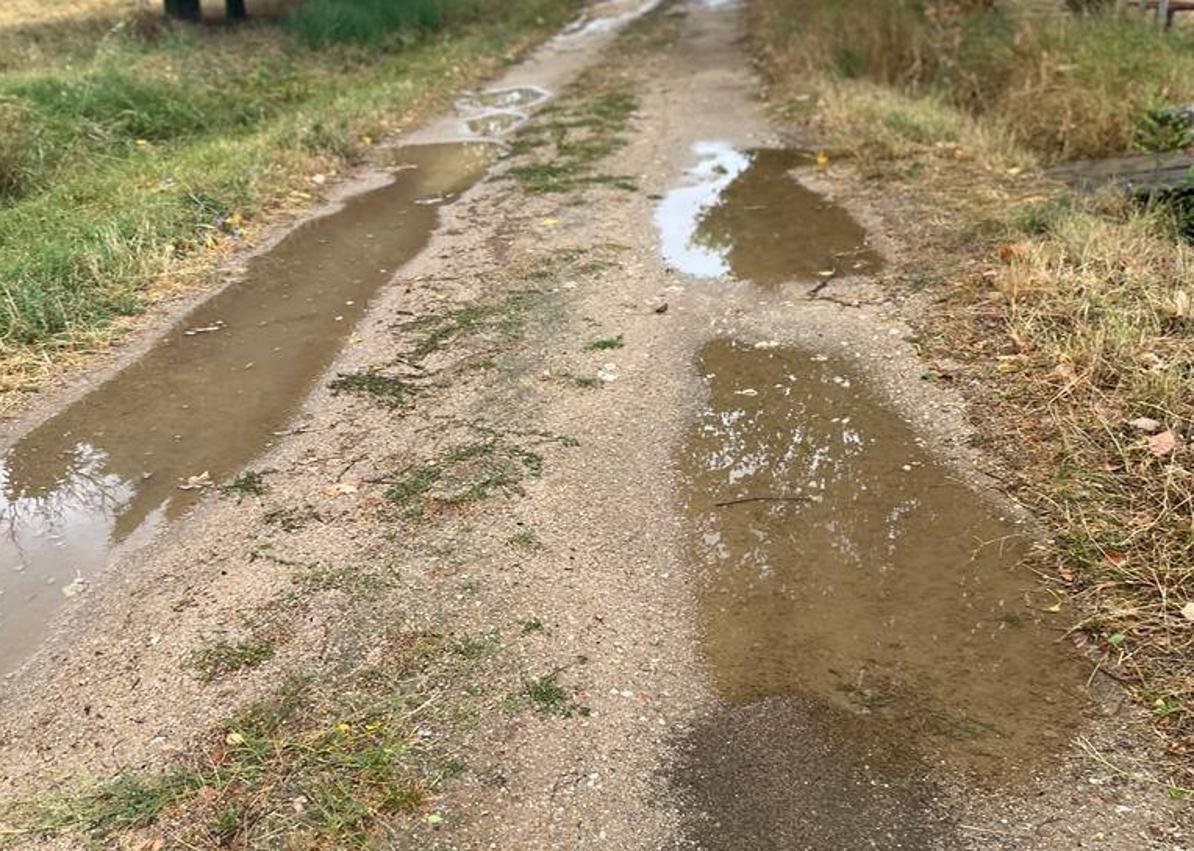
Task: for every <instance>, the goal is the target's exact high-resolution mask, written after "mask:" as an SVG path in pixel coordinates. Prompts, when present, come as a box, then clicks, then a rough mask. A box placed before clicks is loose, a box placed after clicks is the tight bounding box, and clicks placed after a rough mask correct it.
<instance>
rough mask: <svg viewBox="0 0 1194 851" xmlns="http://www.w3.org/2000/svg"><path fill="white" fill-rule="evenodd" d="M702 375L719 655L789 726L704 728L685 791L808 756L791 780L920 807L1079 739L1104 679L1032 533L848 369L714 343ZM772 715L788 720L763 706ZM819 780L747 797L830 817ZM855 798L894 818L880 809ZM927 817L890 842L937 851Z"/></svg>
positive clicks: (734, 708)
mask: <svg viewBox="0 0 1194 851" xmlns="http://www.w3.org/2000/svg"><path fill="white" fill-rule="evenodd" d="M698 370H699V374H700V375H702V376H703V377H704V380H705V381H706V383H707V389H708V394H709V395H708V403H707V406H706V407H705V408H704V409H703V411H702V412H701V414H700V416H699V418H698V420H697V422H696V423H695V424H694V426H693V427H692V429H691V431H690V433H689V436H688V438H687V441H686V443H685V444H684V446H683V448H682V450H681V451H680V453H679V457H678V459H677V460H678V466H679V469H680V472H681V480H682V482H683V488H684V491H685V497H686V504H687V512H688V515H689V520H690V523H691V527H692V530H693V532H692V538H691V541H692V543H691V548H690V552H689V557H690V558H691V559H692V560H693V562H694V563H695V564H696V565H697V566H698V569H699V576H700V587H699V609H700V618H701V620H702V624H701V626H702V633H703V635H704V647H703V651H704V656H705V658H706V661H707V663H708V665H709V670H710V673H711V678H712V681H713V684H714V685H715V687H716V691H717V693H718V694H719V695H720V697H721V698H722V699H723V700H724V701H725V703H726V705H727V706H728V707H729V709H728V710H727V712H728V713H729V715H731V716H734V715H740V714H743V713H745V714H746V715H747V716H750V717H752V718H753V720H751V722H750V723H751V724H752V725H753V726H754V727H755V728H758V729H766V728H767V727H768V725H772V726H774V727H775V729H774V730H773V731H772V733H771V734H769V735H768V736H767V737H766V738H765V739H764V740H763V741H762V742H759V741H756V740H755V739H753V738H752V737H750V736H747V735H746V734H745V733H743V732H742V731H741V730H739V729H735V730H725V731H722V733H721V734H720V735H721V738H724V739H725V740H726V741H725V742H723V743H722V745H717V744H716V739H717V737H716V736H713V737H710V736H708V735H704V734H700V733H698V734H697V736H696V738H695V739H694V740H693V742H695V743H696V744H695V745H694V744H693V743H692V742H690V743H689V744H690V747H688V748H687V750H686V751H685V752H686V753H687V756H686V757H685V759H684V767H682V768H681V769H680V771H679V775H678V780H677V782H678V784H679V785H680V787H681V788H686V789H689V790H694V791H693V794H694V795H695V797H696V799H697V800H698V801H702V800H705V801H708V800H712V799H713V798H712V797H710V796H711V794H712V793H711V792H710V790H711V789H715V788H716V787H717V784H729V785H730V786H733V785H734V784H733V777H734V776H735V774H734V772H735V771H738V769H736V768H735V765H738V764H741V765H742V766H748V765H749V764H750V762H751V760H753V759H754V757H753V756H751V754H752V753H753V749H758V748H764V751H765V749H766V748H767V747H774V748H779V749H784V748H787V749H793V748H794V749H796V751H797V752H796V753H793V754H791V755H790V756H791V759H789V760H785V761H783V762H790V763H791V764H792V766H791V767H789V768H788V769H785V770H796V771H800V770H802V769H800V765H801V763H802V762H807V761H808V760H810V759H811V760H813V761H814V762H816V761H817V760H821V761H825V760H828V761H829V762H830V763H832V764H833V765H835V766H838V768H840V770H841V772H843V774H842V775H841V777H840V778H838V779H836V780H833V781H832V782H833V783H836V784H838V785H839V786H841V788H842V790H844V791H843V792H842V794H843V795H845V796H846V799H847V801H846V802H847V803H849V802H850V800H851V797H850V796H851V795H852V794H853V793H850V792H849V789H851V788H854V786H853V785H852V784H854V782H855V781H854V779H852V778H854V777H855V775H856V772H857V771H859V770H863V769H865V772H864V774H866V776H867V777H868V778H869V779H867V781H866V782H865V783H863V784H862V786H861V787H859V788H860V789H861V788H870V787H871V784H872V783H878V784H880V785H882V786H885V787H890V788H892V789H894V790H900V789H903V790H904V791H903V792H901V794H903V795H905V796H907V795H911V796H912V798H914V799H918V800H919V799H921V798H923V797H925V795H926V794H927V793H926V792H925V791H924V787H923V785H922V781H920V780H918V779H917V778H921V777H923V776H924V775H925V772H924V770H923V767H924V766H927V765H932V766H933V767H934V775H938V774H939V773H941V772H942V771H944V773H945V774H948V775H951V776H956V777H960V778H965V782H968V783H978V784H982V785H984V786H988V787H997V786H1006V785H1013V784H1015V783H1016V782H1017V781H1018V780H1022V779H1027V778H1029V777H1030V776H1031V774H1032V772H1034V771H1037V770H1039V769H1041V768H1043V767H1044V766H1045V765H1046V764H1047V763H1048V761H1049V759H1050V758H1051V757H1052V756H1053V755H1054V754H1056V753H1057V752H1058V751H1059V750H1061V749H1062V748H1064V747H1065V746H1066V745H1067V744H1068V743H1069V741H1070V740H1071V738H1072V737H1073V735H1074V734H1075V732H1076V729H1077V725H1078V724H1079V722H1080V721H1081V718H1082V714H1083V713H1082V707H1083V705H1084V702H1085V691H1084V686H1085V681H1086V675H1087V674H1088V673H1089V671H1088V669H1087V668H1086V666H1085V665H1084V664H1083V663H1082V662H1081V661H1080V659H1079V658H1078V656H1077V653H1076V651H1075V650H1074V648H1073V647H1072V646H1070V645H1068V643H1067V642H1066V641H1064V639H1063V638H1062V636H1061V634H1060V633H1059V632H1058V631H1056V630H1055V629H1054V628H1052V627H1051V625H1050V624H1049V623H1048V618H1049V617H1050V615H1049V614H1048V611H1047V609H1048V607H1049V606H1050V604H1051V603H1052V601H1051V600H1049V599H1047V596H1046V595H1044V592H1043V591H1041V590H1039V589H1038V588H1037V587H1036V586H1035V584H1034V583H1033V581H1032V577H1031V576H1030V575H1028V574H1027V573H1026V572H1024V571H1023V570H1021V569H1020V568H1018V566H1017V565H1018V562H1019V561H1020V559H1021V557H1022V556H1023V554H1024V553H1025V551H1026V548H1027V547H1028V546H1030V538H1029V535H1028V533H1027V531H1026V530H1025V529H1023V528H1021V527H1020V526H1018V525H1017V524H1016V523H1014V522H1012V521H1011V520H1009V519H1008V518H1006V517H1003V516H1001V515H1000V513H999V511H998V510H997V509H996V508H995V507H994V506H993V505H992V504H989V503H988V502H987V501H985V500H984V499H983V498H982V497H980V496H979V495H978V494H977V493H976V492H975V491H973V490H972V489H971V488H970V487H969V486H967V485H966V484H965V483H963V482H961V481H959V480H958V479H957V478H956V477H955V476H954V475H952V474H951V471H950V470H949V469H947V468H946V467H945V466H944V465H942V464H941V463H940V462H938V461H936V460H935V459H934V458H933V457H932V456H931V455H930V454H929V453H928V452H927V451H926V450H925V449H924V448H922V447H921V446H920V445H918V442H917V440H916V438H915V436H914V434H913V432H912V431H911V429H910V428H909V427H908V426H907V425H906V424H905V423H904V422H903V421H902V420H901V418H900V417H899V416H898V415H897V414H896V413H895V412H893V411H891V410H889V409H887V408H885V407H884V406H883V405H882V404H881V403H880V402H879V401H878V400H877V399H876V398H875V397H874V396H873V395H872V393H871V391H870V390H869V389H868V387H867V386H866V384H865V382H864V381H863V380H861V379H860V378H859V376H858V375H857V374H856V373H855V371H854V370H853V369H852V368H850V366H849V365H847V364H845V363H841V362H837V361H835V360H833V359H830V358H825V357H821V356H816V355H814V354H812V353H810V352H806V351H802V350H800V349H795V348H766V347H763V348H757V347H754V346H749V345H746V344H743V343H740V342H735V341H732V340H717V341H714V342H712V343H709V344H708V345H707V346H705V347H704V348H703V349H702V351H701V352H700V354H699V358H698ZM766 706H771V707H778V708H777V709H775V711H774V712H770V711H764V710H761V709H750V707H766ZM760 712H761V713H762V716H765V717H762V716H758V713H760ZM756 716H758V717H756ZM783 730H787V731H788V732H786V733H785V732H782V731H783ZM801 742H807V743H808V744H807V746H806V745H803V744H801ZM682 750H683V749H682ZM768 759H774V756H773V755H772V756H769V757H768ZM780 767H781V768H782V767H783V766H782V765H781V766H780ZM742 770H743V771H745V770H746V769H745V768H743V769H742ZM835 770H836V769H835ZM830 775H831V776H836V775H832V772H830ZM702 778H704V779H702ZM776 782H777V783H778V782H780V781H778V780H777V781H776ZM802 782H803V784H804V785H802V784H800V783H797V784H795V785H793V784H791V783H787V782H786V781H784V785H782V786H781V787H780V788H782V789H785V790H787V791H785V792H782V793H781V792H778V791H776V789H775V788H760V789H751V790H745V789H743V790H742V791H741V793H740V794H745V795H756V796H757V795H763V796H775V795H783V796H786V797H785V798H784V800H785V801H787V804H786V806H787V807H788V808H789V809H790V808H800V807H806V806H808V805H809V804H810V801H811V802H812V803H814V804H815V803H816V801H817V800H818V798H817V796H820V795H822V794H823V793H824V789H820V788H818V789H816V790H809V789H808V788H806V786H807V782H808V781H807V779H806V780H804V781H802ZM909 784H911V786H909ZM742 785H743V786H745V785H746V784H742ZM757 785H759V786H760V787H771V786H772V785H773V784H769V783H766V782H763V783H759V784H757ZM858 794H862V793H861V792H859V793H858ZM809 795H812V796H813V797H812V798H809V797H808V796H809ZM853 800H854V802H855V803H856V805H857V807H858V808H859V810H860V811H862V810H868V811H872V812H873V813H877V814H878V815H875V818H876V819H878V820H879V822H883V818H884V817H883V816H882V813H883V812H884V811H885V808H886V807H887V804H885V803H884V802H883V801H878V802H875V801H871V800H870V799H869V798H867V797H866V796H865V795H863V796H862V797H861V798H860V797H858V795H854V799H853ZM706 805H708V804H707V803H706ZM773 805H774V806H776V807H778V806H779V805H778V804H775V803H774V802H773ZM728 806H730V805H729V804H727V807H728ZM760 806H762V804H760ZM769 806H771V805H769ZM876 808H877V809H876ZM725 818H726V819H731V820H732V819H734V818H736V816H734V815H733V813H729V812H727V813H726V814H725ZM785 818H789V821H787V822H785V824H788V825H789V827H791V828H792V829H793V830H795V829H797V828H798V827H799V825H800V824H801V822H799V820H797V821H792V820H791V819H792V818H795V817H794V816H786V817H785ZM922 821H923V824H921V826H920V827H916V826H915V825H913V826H911V827H909V826H908V825H904V826H903V827H902V828H900V829H901V830H903V829H904V828H907V829H908V830H911V831H912V832H911V833H908V834H907V836H908V841H910V842H912V844H911V845H901V844H890V843H889V844H881V845H877V846H875V847H889V848H899V847H919V846H917V845H916V843H915V842H914V841H913V840H914V838H915V836H916V835H918V834H917V833H916V831H918V830H921V829H922V828H924V829H927V827H925V826H926V825H932V824H935V823H936V819H935V817H934V816H932V814H931V813H929V812H928V811H927V810H924V812H923V819H922ZM884 823H885V822H884ZM833 825H834V819H832V818H828V819H827V820H826V821H825V826H826V828H825V829H830V828H833ZM884 829H886V828H884ZM894 829H895V828H893V830H894ZM901 835H902V834H901ZM844 836H845V835H844V834H843V837H844ZM841 841H842V842H845V838H841ZM709 847H727V848H728V847H733V846H732V845H728V844H721V845H719V844H717V843H711V844H710V845H709ZM738 847H756V846H755V845H740V846H738ZM757 847H772V846H769V845H759V846H757ZM775 847H816V848H830V847H871V846H869V845H865V844H862V845H858V846H854V845H852V844H849V843H846V844H844V845H834V844H833V843H828V844H825V843H822V844H812V845H808V846H799V845H796V846H793V845H784V846H775Z"/></svg>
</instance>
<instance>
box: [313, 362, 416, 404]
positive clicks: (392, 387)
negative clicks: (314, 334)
mask: <svg viewBox="0 0 1194 851" xmlns="http://www.w3.org/2000/svg"><path fill="white" fill-rule="evenodd" d="M328 386H329V388H330V389H331V391H332V392H333V393H353V394H357V395H363V396H368V397H370V398H372V399H374V400H375V401H377V402H378V403H379V404H381V405H383V406H384V407H387V408H389V409H391V410H397V409H400V408H408V407H410V406H411V405H412V404H413V403H414V397H415V395H416V394H417V393H418V388H417V387H416V386H415V384H414V383H413V382H411V381H408V380H406V379H402V378H396V377H393V376H389V375H383V374H382V373H380V372H378V371H376V370H372V369H370V370H365V371H364V372H342V373H340V375H338V376H337V377H336V378H335V380H333V381H332V383H331V384H330V385H328Z"/></svg>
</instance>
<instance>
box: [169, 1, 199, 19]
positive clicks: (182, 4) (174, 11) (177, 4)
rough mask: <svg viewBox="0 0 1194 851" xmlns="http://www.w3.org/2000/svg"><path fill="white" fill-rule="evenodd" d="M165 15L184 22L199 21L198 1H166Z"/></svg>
mask: <svg viewBox="0 0 1194 851" xmlns="http://www.w3.org/2000/svg"><path fill="white" fill-rule="evenodd" d="M166 14H167V15H168V16H170V17H171V18H181V19H182V20H184V21H197V20H199V0H166Z"/></svg>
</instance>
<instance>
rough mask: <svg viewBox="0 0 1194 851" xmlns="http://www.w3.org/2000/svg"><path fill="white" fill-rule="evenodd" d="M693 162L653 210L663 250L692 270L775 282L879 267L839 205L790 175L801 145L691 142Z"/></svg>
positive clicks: (803, 160) (801, 159) (801, 161)
mask: <svg viewBox="0 0 1194 851" xmlns="http://www.w3.org/2000/svg"><path fill="white" fill-rule="evenodd" d="M693 152H694V153H695V154H696V155H697V157H698V158H699V159H698V162H697V165H696V166H695V167H694V168H693V169H691V170H690V171H689V172H688V174H687V175H686V178H685V180H684V181H682V183H681V185H679V186H677V187H676V188H674V189H672V190H671V191H669V192H668V193H667V194H666V195H665V196H664V198H663V199H662V200H661V201H660V202H659V204H658V206H657V207H656V209H655V225H656V227H657V228H658V230H659V234H660V240H661V245H662V251H663V257H664V260H665V262H667V263H668V265H670V266H672V267H673V268H675V269H678V270H679V271H681V272H683V273H685V274H687V275H692V276H694V277H702V278H725V277H732V278H736V279H738V280H745V281H752V282H754V283H756V284H761V285H764V286H775V285H779V284H783V283H789V282H795V281H806V282H807V281H826V280H830V279H833V278H837V277H845V276H848V275H862V274H869V273H872V272H875V271H877V270H878V269H879V268H880V267H881V266H882V259H881V257H880V256H879V255H878V254H877V253H876V252H875V251H874V250H873V249H872V248H870V246H869V245H868V244H867V236H866V231H865V230H864V229H863V227H862V226H861V225H860V224H859V223H858V222H857V221H855V220H854V218H853V217H852V216H851V215H850V214H849V213H848V212H847V211H846V210H845V209H843V208H842V207H840V206H838V205H836V204H833V203H832V202H830V201H828V200H827V199H826V198H824V197H822V196H821V195H819V194H817V193H816V192H813V191H812V190H811V189H808V188H807V187H805V186H803V185H802V184H801V183H800V181H799V180H798V179H797V178H796V177H795V176H793V172H794V170H796V169H798V168H800V167H802V166H808V165H809V164H810V163H811V162H812V159H811V157H810V155H809V154H808V153H807V152H805V151H799V150H792V149H784V148H777V149H771V148H759V149H755V150H749V151H740V150H738V149H736V148H733V147H731V146H729V145H726V144H724V143H721V142H700V143H698V144H696V145H694V146H693Z"/></svg>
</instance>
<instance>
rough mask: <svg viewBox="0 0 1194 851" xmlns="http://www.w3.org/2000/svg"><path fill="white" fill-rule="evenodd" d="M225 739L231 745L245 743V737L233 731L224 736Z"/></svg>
mask: <svg viewBox="0 0 1194 851" xmlns="http://www.w3.org/2000/svg"><path fill="white" fill-rule="evenodd" d="M224 741H225V742H226V743H227V744H230V745H243V744H244V743H245V737H244V736H243V735H241V734H240V733H237V732H236V731H233V732H231V733H229V734H228V735H227V736H225V737H224Z"/></svg>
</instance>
